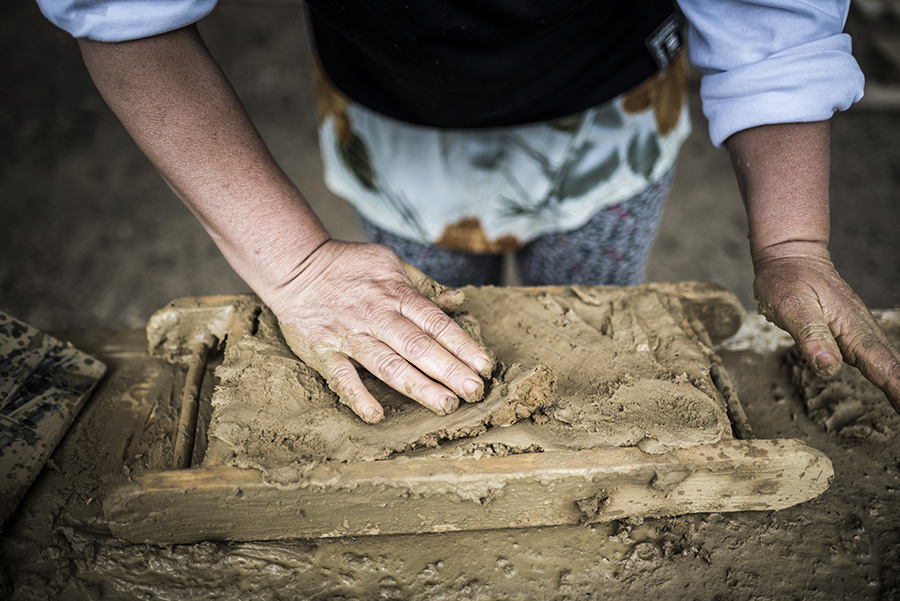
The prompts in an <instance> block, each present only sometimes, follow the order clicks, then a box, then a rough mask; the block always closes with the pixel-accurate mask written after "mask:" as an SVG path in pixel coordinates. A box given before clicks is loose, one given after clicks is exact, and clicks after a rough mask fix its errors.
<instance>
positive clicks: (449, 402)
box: [441, 396, 459, 414]
mask: <svg viewBox="0 0 900 601" xmlns="http://www.w3.org/2000/svg"><path fill="white" fill-rule="evenodd" d="M457 407H459V399H458V398H457V397H456V396H446V397H444V400H443V402H441V408H442V409H443V410H444V413H445V414H447V413H453V412H454V411H456V408H457Z"/></svg>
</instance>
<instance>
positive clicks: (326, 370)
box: [321, 353, 384, 424]
mask: <svg viewBox="0 0 900 601" xmlns="http://www.w3.org/2000/svg"><path fill="white" fill-rule="evenodd" d="M321 365H322V369H321V372H322V375H323V376H324V377H325V380H326V381H327V382H328V386H329V387H330V388H331V389H332V390H333V391H334V392H335V394H337V395H338V397H339V398H340V399H341V402H342V403H344V404H345V405H347V406H348V407H350V409H352V410H353V412H354V413H355V414H356V415H358V416H359V417H360V418H361V419H362V420H363V421H365V422H368V423H370V424H376V423H378V422H380V421H381V420H382V419H384V408H383V407H382V406H381V404H380V403H379V402H378V401H376V400H375V397H373V396H372V394H371V393H370V392H369V391H368V390H367V389H366V387H365V385H364V384H363V382H362V379H360V377H359V373H358V372H357V371H356V366H355V365H353V362H352V361H350V359H348V358H347V357H345V356H344V355H341V354H340V353H329V354H328V356H326V357H323V358H322V359H321Z"/></svg>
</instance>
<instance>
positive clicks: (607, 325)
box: [104, 283, 833, 543]
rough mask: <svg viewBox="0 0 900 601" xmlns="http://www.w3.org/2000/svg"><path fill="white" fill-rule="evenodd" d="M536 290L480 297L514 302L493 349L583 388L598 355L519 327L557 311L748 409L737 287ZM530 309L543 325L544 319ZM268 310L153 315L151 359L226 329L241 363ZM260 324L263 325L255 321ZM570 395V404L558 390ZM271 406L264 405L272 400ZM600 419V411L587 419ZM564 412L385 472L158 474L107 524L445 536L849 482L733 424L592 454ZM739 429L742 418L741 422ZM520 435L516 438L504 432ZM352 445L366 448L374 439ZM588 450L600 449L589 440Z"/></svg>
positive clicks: (137, 533)
mask: <svg viewBox="0 0 900 601" xmlns="http://www.w3.org/2000/svg"><path fill="white" fill-rule="evenodd" d="M529 290H531V291H532V292H535V293H536V294H535V299H532V300H530V301H529V303H530V304H527V303H526V304H525V305H523V304H521V303H520V304H517V303H516V299H514V298H512V297H511V296H510V295H511V294H512V293H513V292H514V290H512V291H510V290H505V289H484V290H467V295H468V296H469V297H470V300H472V301H473V303H474V305H473V307H483V308H485V307H494V308H496V307H500V309H501V310H500V311H498V313H499V314H500V315H501V317H498V318H496V319H495V320H492V322H491V323H489V324H485V323H484V321H483V318H482V317H481V316H480V315H478V313H477V312H476V311H474V310H473V314H475V315H476V316H478V318H479V319H481V320H482V329H483V331H484V333H485V340H489V339H491V336H492V335H495V336H496V340H491V342H492V344H493V345H496V346H497V349H498V350H500V351H501V353H502V352H507V351H504V349H503V348H502V347H503V345H504V344H505V345H506V346H509V347H510V349H512V350H511V351H509V350H508V352H510V353H516V354H517V355H523V353H535V354H537V353H544V354H546V352H547V349H549V350H550V351H552V353H551V355H553V356H554V357H556V356H558V357H560V358H561V360H562V361H563V363H564V364H565V365H564V367H565V369H564V370H562V372H561V373H564V374H569V377H570V378H574V380H577V379H578V377H577V376H578V374H579V373H581V371H585V370H591V369H592V368H591V366H592V365H593V364H594V363H596V361H597V357H596V355H592V354H590V353H587V354H584V353H582V354H584V357H581V356H576V355H574V354H573V353H572V352H571V347H570V346H567V345H566V344H565V342H566V341H565V340H563V339H561V340H559V341H557V342H555V343H552V344H551V343H548V342H546V341H545V342H544V343H540V341H541V340H545V338H544V337H541V336H539V337H538V338H537V339H536V340H537V342H535V341H531V340H529V339H528V338H527V336H529V335H530V334H529V324H523V323H519V321H516V320H517V319H518V318H519V317H520V316H524V317H523V319H531V322H535V321H536V320H537V321H539V320H540V319H541V316H543V313H542V310H543V308H544V306H545V305H546V306H548V307H550V308H551V309H553V310H554V319H556V320H557V321H558V322H559V323H558V324H557V325H558V328H559V329H560V330H563V331H569V334H570V335H571V331H577V332H587V334H584V335H585V336H587V335H590V336H591V337H592V338H591V339H592V340H593V339H594V338H597V337H598V336H605V337H610V338H615V339H616V340H614V341H613V342H614V343H615V344H620V342H621V344H620V346H621V347H622V348H624V349H626V350H625V351H624V353H625V354H623V356H622V357H620V361H619V363H614V362H612V363H610V365H613V371H614V372H615V373H619V372H622V373H625V372H629V373H631V372H632V371H634V370H632V369H631V367H634V366H636V365H638V363H637V359H634V360H630V359H629V357H628V355H627V349H628V348H632V347H633V348H634V349H635V352H637V353H643V354H648V353H649V354H648V356H650V357H660V354H661V353H662V352H663V351H664V350H665V352H666V353H667V354H666V355H665V357H671V360H670V359H665V360H666V361H669V362H670V363H671V364H666V365H665V369H663V368H660V369H661V370H662V371H660V373H662V374H663V375H664V376H665V374H666V373H669V372H671V374H676V378H675V382H676V384H677V385H679V386H681V385H687V384H688V383H691V385H694V386H700V387H701V388H703V389H708V390H709V393H710V395H711V396H710V398H711V399H713V400H715V402H717V403H722V404H723V407H724V403H725V400H728V399H730V400H728V403H729V406H728V413H729V415H732V414H733V411H732V406H731V404H732V402H733V403H734V404H735V406H736V407H737V408H738V409H739V408H740V407H739V401H738V400H737V398H736V395H734V394H733V391H729V394H724V393H723V390H724V389H723V385H722V382H721V380H722V378H716V377H714V374H713V373H712V372H713V371H715V369H714V368H715V367H716V364H715V362H713V363H709V361H710V356H709V355H710V354H713V355H714V352H713V351H712V348H711V344H712V343H711V341H710V340H709V338H708V337H706V336H707V333H706V331H707V330H713V331H714V332H716V336H715V337H716V338H717V339H721V338H723V337H725V336H727V335H729V334H731V333H733V332H734V331H735V330H736V329H737V326H736V324H737V323H738V322H739V321H740V316H741V315H742V309H741V308H740V306H739V305H738V304H737V303H736V301H735V300H734V299H733V295H730V294H729V293H727V292H726V291H723V290H721V289H720V288H717V287H714V286H708V285H703V284H698V283H684V284H659V285H647V286H642V287H636V289H635V290H636V294H635V296H634V298H635V299H637V301H638V302H637V304H627V303H631V302H632V301H631V300H628V301H626V304H621V302H620V301H618V300H610V299H613V297H614V296H615V295H614V294H610V293H611V292H614V291H612V290H611V289H604V288H575V287H572V288H544V289H539V290H538V289H529ZM578 303H581V305H579V310H580V313H578V314H577V315H576V314H575V312H573V311H572V310H571V307H572V306H573V305H577V304H578ZM620 304H621V307H620ZM532 305H533V306H532ZM582 305H583V306H582ZM528 307H530V309H528V310H526V309H527V308H528ZM622 308H624V309H625V310H624V311H623V310H621V309H622ZM529 311H530V313H535V314H539V315H538V317H535V316H534V315H531V316H530V317H529V315H530V313H529ZM264 314H265V309H264V308H260V306H259V305H258V301H257V300H255V299H254V298H252V297H246V296H241V297H230V298H229V297H217V298H209V299H202V298H201V299H183V300H181V301H176V302H175V303H173V304H171V305H170V306H169V307H167V308H166V309H165V310H163V311H161V312H159V313H157V314H156V315H155V316H154V318H153V319H152V320H151V323H150V325H149V326H148V332H149V333H150V342H151V344H150V349H151V352H153V353H154V354H158V355H162V356H165V357H167V358H168V359H169V360H171V361H175V362H184V360H185V357H187V356H188V355H189V349H190V347H191V344H192V342H191V341H194V340H196V339H198V337H200V336H204V335H206V334H212V335H214V336H215V337H216V338H218V339H220V340H221V339H222V338H223V337H224V338H225V339H226V344H225V356H226V361H225V363H228V361H227V358H228V353H229V352H233V351H234V349H235V348H237V347H236V346H235V345H240V344H241V343H242V342H246V341H248V340H251V339H254V340H255V339H256V338H259V336H260V335H261V333H263V332H264V330H265V329H266V328H268V329H272V328H271V327H269V326H266V323H267V322H265V320H264V319H263V317H264V316H265V315H264ZM556 314H558V315H556ZM707 321H708V322H709V323H707ZM245 322H246V323H245ZM531 322H529V323H531ZM250 323H252V324H253V325H252V326H248V325H247V324H250ZM554 323H555V322H554ZM264 326H266V327H265V328H264ZM632 326H634V327H632ZM554 327H556V326H554ZM629 328H631V329H629ZM505 331H512V332H514V334H513V335H512V338H513V339H514V340H513V341H512V342H510V341H509V340H506V341H505V342H504V341H503V340H501V338H502V333H503V332H505ZM492 332H493V334H492ZM226 333H227V335H226ZM676 334H677V335H676ZM667 335H668V338H667ZM616 337H618V338H623V341H619V340H618V338H616ZM673 341H674V342H673ZM613 342H610V344H613ZM254 348H255V347H254ZM492 348H493V346H492ZM229 349H231V351H229ZM673 349H674V350H673ZM256 350H257V352H260V353H261V356H262V357H264V358H265V359H266V360H267V361H268V363H272V362H273V360H274V358H275V357H281V356H282V354H283V355H285V357H286V358H292V357H291V356H290V353H289V352H288V351H287V350H279V351H278V352H276V351H275V350H273V349H271V348H269V347H266V348H265V349H263V351H265V352H262V351H259V349H256ZM536 356H537V355H536ZM292 360H293V359H292ZM629 361H631V362H630V363H629ZM622 362H624V363H622ZM620 363H621V364H620ZM632 363H634V364H635V365H632ZM606 367H607V371H608V369H609V366H608V365H607V366H606ZM719 367H720V366H719ZM572 370H574V371H572ZM579 370H581V371H579ZM576 372H577V373H576ZM694 372H696V373H694ZM216 373H217V376H218V377H219V385H220V386H221V385H222V381H223V379H224V380H227V379H228V374H227V373H226V372H220V371H219V370H218V369H217V372H216ZM241 373H243V372H241ZM572 373H574V374H575V375H574V376H573V375H571V374H572ZM682 373H683V374H684V375H679V374H682ZM671 374H669V375H671ZM244 375H246V374H244ZM679 378H680V380H679ZM264 380H265V383H266V384H265V386H263V387H262V388H260V389H258V390H256V392H255V393H254V392H253V391H252V390H251V391H249V392H248V394H249V395H250V396H248V397H247V399H249V401H251V402H256V401H253V399H254V398H256V397H254V394H256V395H259V394H263V393H264V392H265V391H267V390H268V387H269V386H270V385H274V384H272V382H276V383H277V382H283V381H284V378H281V377H276V378H268V379H264ZM574 380H573V381H574ZM682 380H683V382H682ZM235 381H239V380H235ZM645 388H646V390H645ZM725 388H730V386H726V387H725ZM217 390H219V389H217ZM619 390H620V391H621V390H624V391H626V392H629V393H630V394H632V396H634V397H635V398H634V399H631V400H632V401H634V403H637V404H642V403H643V404H645V405H646V404H647V403H644V402H643V401H640V399H639V398H638V397H641V395H644V397H646V395H647V394H652V391H653V390H655V389H654V388H653V387H652V386H651V387H644V388H642V387H641V386H640V384H639V383H634V382H626V383H624V384H623V385H622V386H621V387H620V388H619ZM580 394H581V393H580V392H579V391H578V390H576V389H574V388H572V387H571V386H570V389H569V394H568V396H570V397H572V398H574V399H575V401H571V400H570V401H569V404H570V405H571V403H572V402H575V403H576V405H577V399H578V398H580V396H579V395H580ZM723 394H724V397H723ZM554 395H555V398H558V391H556V392H554ZM621 396H622V395H621V394H619V395H618V396H616V395H614V397H615V398H616V399H618V404H617V405H616V406H617V407H618V406H619V405H621V406H622V407H624V408H627V403H625V400H627V399H624V397H623V398H619V397H621ZM731 397H733V398H731ZM214 398H215V396H214ZM630 398H631V397H629V399H630ZM645 400H650V401H652V402H650V404H649V405H647V406H648V407H655V404H654V402H656V401H658V399H646V398H645ZM257 401H258V402H259V403H263V399H262V398H260V399H257ZM562 406H563V407H564V406H565V405H562ZM592 406H596V403H593V404H592ZM556 409H559V407H557V408H556ZM588 409H589V408H588V407H587V405H585V409H584V410H585V411H587V410H588ZM337 410H339V408H333V409H331V411H337ZM723 413H724V409H723ZM741 413H742V412H741ZM601 414H602V411H601ZM304 415H305V414H304ZM602 415H605V414H602ZM602 415H601V418H602ZM552 417H553V416H549V417H547V416H545V417H544V418H543V419H542V421H540V423H539V422H538V421H534V422H532V421H531V420H526V421H525V422H519V423H517V424H516V425H514V426H511V427H509V428H493V429H489V430H488V432H487V433H485V434H480V435H479V436H478V437H475V438H471V439H468V440H471V441H473V445H474V446H473V449H474V451H473V449H469V448H467V447H465V444H462V445H460V446H455V447H454V446H453V445H452V444H450V445H445V446H446V449H445V448H444V446H441V447H440V448H439V449H430V450H429V449H420V451H416V452H415V453H413V454H412V455H409V454H402V455H397V454H395V453H387V454H384V455H383V456H373V457H372V458H373V459H377V460H374V461H373V460H343V461H338V460H335V459H334V458H332V459H331V460H325V461H321V460H316V459H312V460H310V459H306V460H303V461H300V460H299V459H301V458H299V457H296V456H294V458H293V459H292V460H290V461H286V462H285V463H284V465H280V464H279V465H270V464H264V465H262V466H261V467H258V466H256V465H250V466H244V465H240V464H237V463H231V464H226V465H222V464H221V462H220V461H219V460H216V459H214V460H213V461H212V462H210V461H208V460H209V456H207V458H206V461H205V463H204V464H203V465H204V467H202V468H194V469H186V470H172V471H166V472H155V473H149V474H144V475H143V476H139V477H136V478H134V479H133V480H131V481H130V482H128V483H127V484H124V485H122V486H120V487H118V488H116V489H114V490H113V491H112V493H111V494H109V495H108V496H107V497H106V498H105V500H104V513H105V515H106V518H107V521H108V522H109V525H110V528H111V529H112V531H113V532H114V533H115V534H116V535H117V536H120V537H122V538H124V539H127V540H131V541H135V542H153V543H178V542H196V541H201V540H268V539H284V538H295V537H304V538H316V537H336V536H355V535H362V534H396V533H419V532H440V531H450V530H470V529H493V528H509V527H531V526H548V525H558V524H573V523H579V522H581V523H590V522H594V521H608V520H613V519H620V518H623V517H628V516H669V515H679V514H684V513H693V512H707V511H747V510H765V509H780V508H784V507H788V506H791V505H794V504H797V503H801V502H803V501H806V500H809V499H811V498H814V497H816V496H817V495H819V494H820V493H821V492H822V491H824V490H825V489H826V488H827V486H828V484H829V482H830V481H831V478H832V475H833V472H832V468H831V463H830V461H829V460H828V459H827V457H825V456H824V455H822V454H821V453H819V452H818V451H816V450H814V449H811V448H809V447H807V446H806V445H804V444H803V443H801V442H798V441H794V440H753V439H752V435H751V436H749V437H748V438H750V439H748V440H735V438H733V437H732V436H731V431H730V428H726V430H725V431H723V432H721V433H717V432H714V434H715V436H714V437H713V439H712V440H706V441H704V440H702V439H700V438H698V439H697V440H696V441H694V442H691V443H690V444H684V445H682V446H678V445H677V444H662V443H665V442H667V441H665V440H660V444H653V445H648V444H643V443H645V442H647V438H646V435H645V434H641V433H640V432H638V434H636V435H635V436H632V437H631V438H633V439H634V441H635V442H637V443H641V444H622V445H616V444H611V443H609V444H607V443H603V441H604V440H606V439H605V438H604V437H603V436H599V435H598V434H597V433H596V432H593V433H592V431H590V430H589V429H587V428H585V427H582V426H581V425H580V424H576V425H575V426H572V428H575V427H576V426H578V431H579V432H581V431H583V432H582V435H581V438H578V440H576V441H575V442H576V443H578V444H572V440H568V439H563V438H560V436H559V431H560V427H556V428H551V427H548V420H550V422H549V423H550V425H553V424H552V420H551V418H552ZM563 417H566V416H563ZM614 417H618V416H614ZM441 419H444V420H446V419H447V418H441ZM567 419H568V420H569V422H566V423H571V421H572V418H571V417H570V418H567ZM659 419H662V418H659ZM725 419H726V423H727V420H728V417H725ZM314 421H315V420H314ZM451 421H453V420H451ZM732 421H733V417H732ZM241 423H244V422H241ZM355 423H356V422H353V424H355ZM448 423H449V422H448ZM564 425H565V424H564ZM670 426H671V424H670ZM656 427H657V428H663V427H664V424H662V423H660V424H656ZM366 428H370V429H371V428H380V426H366ZM670 429H671V428H670ZM523 431H524V433H523ZM679 432H680V430H679ZM747 432H749V429H748V430H747ZM505 433H508V434H509V436H506V437H504V436H501V434H505ZM359 436H362V434H360V435H359ZM484 436H488V437H490V436H494V438H497V437H499V439H502V441H501V443H496V441H495V444H493V445H492V446H491V448H492V449H497V448H501V449H503V451H502V453H499V454H487V455H485V454H484V453H482V452H481V451H480V447H478V443H477V441H478V440H479V438H480V437H484ZM642 436H643V437H644V438H642ZM673 436H675V434H673ZM678 436H680V434H679V435H678ZM257 438H260V439H261V440H262V439H263V437H257ZM345 438H346V437H345ZM350 438H351V439H353V440H355V443H354V444H356V445H357V446H359V440H358V437H350ZM450 438H453V437H450ZM494 438H492V439H491V440H494ZM569 438H573V436H572V435H570V436H569ZM575 438H577V437H575ZM676 438H678V437H676ZM689 438H690V437H689ZM695 438H697V437H696V436H695ZM499 439H498V440H499ZM506 439H511V440H512V442H510V440H506ZM520 439H521V440H520ZM304 440H305V439H304ZM654 440H657V439H654ZM679 440H680V438H679ZM523 441H524V442H523ZM579 441H581V442H579ZM598 441H599V442H598ZM456 442H457V443H464V441H462V440H458V441H456ZM584 442H587V443H589V444H587V445H582V443H584ZM670 442H677V441H670ZM520 443H521V444H520ZM454 444H455V443H454ZM428 446H432V445H428ZM289 450H290V449H289ZM472 451H473V452H472ZM292 452H294V451H292ZM292 456H293V455H292ZM326 457H327V456H326ZM245 467H254V468H256V469H243V468H245Z"/></svg>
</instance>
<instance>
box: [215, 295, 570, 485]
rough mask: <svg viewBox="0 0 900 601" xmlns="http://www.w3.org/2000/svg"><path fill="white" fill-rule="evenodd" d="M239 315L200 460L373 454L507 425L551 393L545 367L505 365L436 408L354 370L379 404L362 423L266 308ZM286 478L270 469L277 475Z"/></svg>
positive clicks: (265, 462) (272, 462)
mask: <svg viewBox="0 0 900 601" xmlns="http://www.w3.org/2000/svg"><path fill="white" fill-rule="evenodd" d="M246 319H252V320H254V323H253V324H252V325H251V324H248V325H247V327H245V328H243V333H242V335H240V336H238V337H234V336H232V338H231V339H230V340H229V342H228V344H227V346H226V352H225V357H224V360H223V363H222V365H221V366H219V367H218V368H217V369H216V376H217V378H218V379H219V384H218V385H217V386H216V389H215V392H214V393H213V399H212V404H213V417H212V420H211V423H210V429H209V443H208V447H207V452H206V457H205V458H204V465H207V466H209V465H223V464H224V465H235V466H238V467H253V468H258V469H262V470H264V471H269V472H271V473H270V475H271V474H272V473H276V471H275V470H274V468H276V467H280V468H283V467H284V466H290V465H296V464H299V463H309V462H314V461H320V460H336V461H366V460H374V459H383V458H386V457H389V456H390V455H392V454H395V453H399V452H403V451H407V450H411V449H415V448H422V447H433V446H436V445H437V444H438V443H439V442H440V441H442V440H453V439H456V438H461V437H466V436H474V435H477V434H479V433H481V432H484V431H485V430H486V429H487V428H489V427H493V426H504V425H509V424H512V423H514V422H515V421H517V420H519V419H522V418H525V417H528V416H530V415H531V414H532V413H534V412H535V411H537V410H539V409H541V408H543V407H544V406H546V405H547V404H548V403H549V402H550V401H551V400H552V399H553V398H554V396H553V387H554V384H555V379H556V378H555V375H554V374H553V372H552V371H551V370H550V369H548V368H547V367H546V366H545V365H541V364H537V365H530V366H522V365H519V364H513V365H510V366H509V367H506V368H504V369H502V370H501V371H500V372H499V373H498V374H496V375H495V377H494V379H493V381H492V382H491V383H490V385H489V386H488V393H487V394H486V396H485V398H484V400H482V401H481V402H479V403H473V404H469V403H466V404H464V405H462V406H461V407H460V408H459V409H458V410H457V411H456V412H454V413H452V414H450V415H449V416H443V417H442V416H437V415H435V414H434V413H432V412H431V411H430V410H428V409H426V408H425V407H422V406H421V405H419V404H418V403H415V402H414V401H411V400H409V399H407V398H406V397H404V396H402V395H401V394H399V393H397V392H396V391H394V390H392V389H390V388H389V387H388V386H387V385H385V384H384V383H382V382H380V381H379V380H377V379H376V378H374V377H373V376H371V375H370V374H368V373H364V374H363V383H364V384H365V385H366V387H367V388H368V389H369V390H370V391H371V392H372V394H373V395H374V396H375V397H376V398H377V399H378V400H379V402H381V403H382V405H383V406H384V409H385V419H384V421H383V422H381V423H379V424H377V425H369V424H366V423H364V422H363V421H362V420H360V419H359V418H358V417H356V416H355V415H354V414H353V413H352V412H351V411H350V409H349V408H347V407H346V406H344V405H342V404H341V403H340V402H339V401H338V399H337V396H336V395H335V394H334V392H332V391H331V390H330V389H329V388H328V386H327V385H326V383H325V381H324V380H323V379H322V377H321V376H320V375H319V374H318V373H316V372H315V371H314V370H313V369H312V368H310V367H309V366H307V365H306V364H304V363H303V362H302V361H299V360H298V359H297V358H296V357H295V356H294V355H293V353H291V351H290V349H288V347H287V345H286V344H285V342H284V340H283V338H282V337H281V334H280V332H279V328H278V324H277V322H276V320H275V317H274V316H273V315H272V314H271V312H269V311H268V310H262V311H261V312H259V311H257V312H251V313H248V315H247V316H246ZM238 329H240V328H232V332H234V331H236V330H238ZM279 473H282V474H288V473H290V471H289V470H288V471H285V470H281V472H279ZM286 477H287V476H284V477H279V480H282V482H281V483H285V484H287V483H286V482H283V480H284V479H285V478H286Z"/></svg>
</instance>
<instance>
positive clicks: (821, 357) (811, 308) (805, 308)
mask: <svg viewBox="0 0 900 601" xmlns="http://www.w3.org/2000/svg"><path fill="white" fill-rule="evenodd" d="M775 310H776V321H777V323H778V325H780V326H781V327H783V328H784V329H785V330H787V331H788V332H789V333H790V334H791V336H793V338H794V342H796V343H797V346H798V347H799V348H800V352H801V354H802V355H803V357H804V358H805V359H806V362H807V364H809V366H810V367H811V368H812V369H813V371H815V372H816V373H817V374H818V375H820V376H824V377H829V376H834V375H836V374H837V373H838V372H839V371H840V369H841V351H840V349H839V348H838V345H837V342H836V341H835V339H834V335H833V334H832V331H831V326H830V325H829V323H828V321H827V320H826V319H825V314H824V313H823V312H822V308H821V307H820V306H819V304H818V302H817V301H815V300H805V299H800V298H798V297H793V298H790V299H788V300H786V301H785V302H783V303H781V306H779V307H777V308H776V309H775Z"/></svg>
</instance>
